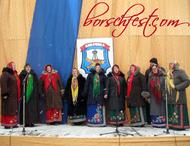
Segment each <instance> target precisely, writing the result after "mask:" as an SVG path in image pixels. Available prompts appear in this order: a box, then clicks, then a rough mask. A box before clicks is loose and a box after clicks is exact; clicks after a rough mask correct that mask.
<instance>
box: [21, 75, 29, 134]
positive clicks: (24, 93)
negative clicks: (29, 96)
mask: <svg viewBox="0 0 190 146" xmlns="http://www.w3.org/2000/svg"><path fill="white" fill-rule="evenodd" d="M28 76H29V74H27V75H26V77H25V78H24V80H23V82H22V85H23V130H22V132H23V135H25V132H26V130H25V102H26V99H25V97H26V91H25V90H26V84H25V82H26V80H27V77H28Z"/></svg>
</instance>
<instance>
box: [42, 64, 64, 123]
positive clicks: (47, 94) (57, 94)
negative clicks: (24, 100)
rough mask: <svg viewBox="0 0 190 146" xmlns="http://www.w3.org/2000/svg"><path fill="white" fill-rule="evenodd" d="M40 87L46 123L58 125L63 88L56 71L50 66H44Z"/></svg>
mask: <svg viewBox="0 0 190 146" xmlns="http://www.w3.org/2000/svg"><path fill="white" fill-rule="evenodd" d="M40 86H41V92H42V96H44V99H45V111H46V123H51V124H58V122H61V121H62V108H63V102H62V96H63V94H64V87H63V83H62V81H61V78H60V76H59V74H58V72H57V70H54V69H53V67H52V65H51V64H47V65H46V66H45V70H44V71H43V72H42V75H41V77H40Z"/></svg>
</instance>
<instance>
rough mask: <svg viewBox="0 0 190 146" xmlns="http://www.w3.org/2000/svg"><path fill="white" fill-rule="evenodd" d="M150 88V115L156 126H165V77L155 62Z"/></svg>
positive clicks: (150, 77)
mask: <svg viewBox="0 0 190 146" xmlns="http://www.w3.org/2000/svg"><path fill="white" fill-rule="evenodd" d="M148 89H149V93H150V115H151V123H152V126H154V127H165V125H166V117H165V115H166V99H165V78H164V73H163V71H160V70H159V66H158V65H157V64H154V65H153V66H152V71H151V72H150V74H149V82H148Z"/></svg>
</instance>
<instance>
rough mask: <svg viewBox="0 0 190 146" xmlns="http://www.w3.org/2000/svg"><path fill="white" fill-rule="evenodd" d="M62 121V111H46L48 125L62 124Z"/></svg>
mask: <svg viewBox="0 0 190 146" xmlns="http://www.w3.org/2000/svg"><path fill="white" fill-rule="evenodd" d="M61 121H62V110H61V109H55V107H54V108H53V109H51V110H48V111H46V123H53V122H61Z"/></svg>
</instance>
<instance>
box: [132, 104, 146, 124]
mask: <svg viewBox="0 0 190 146" xmlns="http://www.w3.org/2000/svg"><path fill="white" fill-rule="evenodd" d="M130 115H131V124H130V125H131V126H143V125H145V124H146V122H147V119H146V117H147V116H146V108H145V107H130Z"/></svg>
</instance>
